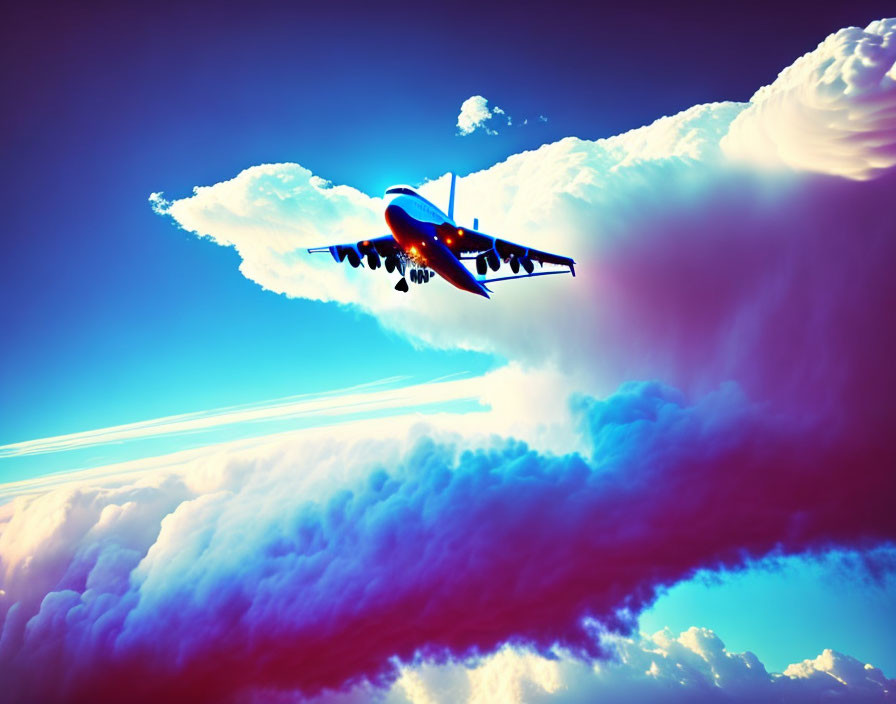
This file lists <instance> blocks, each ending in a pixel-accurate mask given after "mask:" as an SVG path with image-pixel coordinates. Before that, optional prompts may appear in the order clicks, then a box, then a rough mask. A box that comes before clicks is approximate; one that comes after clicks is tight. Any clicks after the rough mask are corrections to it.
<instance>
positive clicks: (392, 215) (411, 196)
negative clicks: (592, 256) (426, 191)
mask: <svg viewBox="0 0 896 704" xmlns="http://www.w3.org/2000/svg"><path fill="white" fill-rule="evenodd" d="M456 180H457V176H456V175H455V174H451V191H450V195H449V196H448V212H447V213H443V212H442V211H441V210H440V209H439V208H437V207H436V206H435V205H433V204H432V203H431V202H429V201H428V200H427V199H426V198H424V197H423V196H421V195H420V194H419V193H417V191H416V190H414V189H413V188H411V187H410V186H403V185H399V186H392V187H390V188H387V189H386V198H387V199H388V200H389V202H388V204H387V205H386V223H387V224H388V225H389V229H390V230H391V232H392V234H389V235H385V236H383V237H377V238H375V239H369V240H362V241H360V242H353V243H348V244H336V245H329V246H324V247H311V248H310V249H308V253H309V254H314V253H317V252H329V253H330V254H331V255H332V256H333V259H335V260H336V262H337V263H338V262H343V261H345V260H346V259H347V260H348V263H349V264H351V266H352V267H354V268H357V267H363V266H364V264H363V262H364V261H366V262H367V266H368V267H369V268H370V269H378V268H379V267H380V266H381V265H382V266H383V267H384V268H385V269H386V271H387V272H389V273H390V274H391V273H392V272H394V271H398V272H399V274H401V279H399V281H398V283H397V284H396V285H395V290H396V291H401V292H403V293H407V292H408V282H407V279H406V278H405V276H406V274H408V275H409V278H410V279H411V282H412V283H415V284H423V283H426V282H428V281H429V280H430V279H432V278H434V277H435V276H436V275H437V274H438V275H439V276H441V277H442V278H443V279H445V280H446V281H448V282H449V283H451V284H453V285H454V286H456V287H457V288H459V289H461V290H462V291H469V292H470V293H475V294H478V295H480V296H484V297H485V298H489V293H491V290H490V289H489V288H487V287H486V286H485V284H487V283H492V282H495V281H509V280H511V279H524V278H529V277H532V276H548V275H550V274H567V273H569V274H572V275H573V276H575V275H576V269H575V261H573V260H572V259H570V258H569V257H562V256H560V255H558V254H551V253H550V252H542V251H540V250H538V249H533V248H531V247H526V246H523V245H519V244H514V243H513V242H509V241H507V240H504V239H498V238H496V237H492V236H490V235H486V234H483V233H482V232H478V229H479V219H478V218H474V220H473V227H472V228H468V227H461V226H458V225H457V223H455V222H454V188H455V183H456ZM464 260H475V262H476V273H477V274H478V275H479V276H478V277H476V276H474V275H473V273H472V272H471V271H470V269H468V268H467V267H466V266H465V265H464V264H462V263H461V262H462V261H464ZM502 263H507V264H509V265H510V269H511V271H512V272H513V276H502V277H498V278H493V279H488V278H485V276H486V274H487V273H488V270H489V269H491V270H492V271H498V269H499V268H500V267H501V264H502ZM535 263H538V264H539V265H540V266H541V267H544V265H545V264H552V265H556V266H561V267H567V268H566V269H562V270H551V271H539V272H536V271H535ZM521 268H522V269H523V271H524V272H525V273H523V274H520V273H519V272H520V269H521Z"/></svg>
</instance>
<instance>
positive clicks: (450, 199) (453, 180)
mask: <svg viewBox="0 0 896 704" xmlns="http://www.w3.org/2000/svg"><path fill="white" fill-rule="evenodd" d="M456 181H457V174H456V173H454V172H453V171H452V172H451V192H450V193H449V194H448V219H449V220H451V222H454V184H455V183H456Z"/></svg>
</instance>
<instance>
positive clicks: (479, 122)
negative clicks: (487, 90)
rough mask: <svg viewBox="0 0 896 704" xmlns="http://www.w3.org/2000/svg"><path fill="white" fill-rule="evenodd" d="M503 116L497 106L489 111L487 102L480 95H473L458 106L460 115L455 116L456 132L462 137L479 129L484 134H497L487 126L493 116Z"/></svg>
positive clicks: (502, 112)
mask: <svg viewBox="0 0 896 704" xmlns="http://www.w3.org/2000/svg"><path fill="white" fill-rule="evenodd" d="M504 114H505V113H504V111H503V110H502V109H501V108H499V107H498V106H497V105H496V106H495V107H494V108H492V109H489V107H488V100H486V99H485V98H483V97H482V96H481V95H473V96H471V97H469V98H467V99H466V100H465V101H464V102H463V103H462V104H461V106H460V114H459V115H458V116H457V132H458V134H460V135H462V136H463V135H468V134H472V133H473V132H475V131H476V130H478V129H481V130H483V131H484V132H485V133H486V134H491V135H495V134H498V131H497V130H495V129H493V128H492V127H490V126H489V125H490V120H491V119H492V116H494V115H504ZM508 119H509V118H508Z"/></svg>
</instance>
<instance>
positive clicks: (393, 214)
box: [386, 204, 403, 232]
mask: <svg viewBox="0 0 896 704" xmlns="http://www.w3.org/2000/svg"><path fill="white" fill-rule="evenodd" d="M402 212H403V211H402V210H401V208H399V207H398V206H397V205H393V204H390V205H387V206H386V222H387V223H388V224H389V227H391V228H392V231H393V232H394V231H395V228H396V227H397V226H398V223H399V222H400V221H401V215H402Z"/></svg>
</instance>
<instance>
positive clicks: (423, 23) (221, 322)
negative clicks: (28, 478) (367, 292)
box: [0, 2, 892, 443]
mask: <svg viewBox="0 0 896 704" xmlns="http://www.w3.org/2000/svg"><path fill="white" fill-rule="evenodd" d="M772 8H773V9H772ZM887 9H892V8H891V7H890V3H886V2H876V3H875V2H866V3H850V4H849V6H846V5H834V4H825V5H819V4H818V3H810V2H797V3H787V4H786V5H785V6H783V7H782V6H781V5H780V3H754V4H751V9H750V11H749V12H748V13H747V12H744V11H742V10H736V11H735V10H734V9H731V8H729V6H727V5H725V4H723V3H698V4H695V5H692V6H691V7H690V9H685V10H682V9H680V8H678V7H677V6H676V7H674V8H673V7H672V6H668V7H666V6H665V5H664V4H661V3H656V5H655V6H654V5H653V4H650V3H647V4H645V3H639V2H627V3H601V4H595V5H593V6H591V7H590V8H584V7H583V6H581V5H580V4H578V3H572V4H569V5H567V6H565V7H564V6H563V5H555V4H552V5H551V6H550V10H548V9H547V6H545V8H543V9H541V10H539V9H536V8H532V9H530V10H528V11H524V10H523V9H522V8H521V7H520V6H518V5H516V4H508V5H507V6H503V7H502V6H495V5H490V6H489V7H487V8H483V7H481V6H479V5H478V4H466V5H465V4H463V3H451V4H448V5H445V6H443V7H441V8H440V9H425V10H424V9H421V7H420V6H419V4H402V3H394V2H390V3H379V4H375V5H366V4H358V5H357V6H355V7H351V6H345V5H340V6H339V8H338V10H336V9H334V10H330V11H327V10H325V9H321V8H320V7H315V6H305V5H304V4H289V3H283V4H277V3H273V4H272V3H259V4H257V5H253V7H252V10H251V11H249V10H248V9H247V8H246V7H245V6H243V5H241V4H235V3H215V4H208V5H203V4H201V3H191V4H189V5H186V6H183V7H179V8H178V9H177V10H176V11H174V10H169V9H166V8H164V7H160V6H158V5H156V4H151V3H143V4H139V3H138V4H128V5H127V6H124V5H121V4H119V3H108V4H96V3H88V4H87V5H86V6H80V5H79V6H78V7H77V8H76V7H72V6H63V5H52V4H42V3H38V4H36V5H30V4H29V5H28V6H27V7H26V6H21V5H20V6H17V7H15V8H13V9H12V10H11V11H8V14H7V15H6V17H5V19H4V23H3V24H4V28H3V29H2V30H0V31H2V32H3V34H4V36H3V42H2V47H0V51H2V57H3V64H4V66H5V70H4V72H3V75H2V81H3V83H2V90H3V95H4V96H5V99H4V103H5V106H6V108H5V110H4V111H3V114H2V116H0V120H2V134H3V160H2V166H0V168H2V169H3V171H4V177H3V183H4V198H3V203H4V235H3V241H4V245H5V246H4V249H5V256H4V262H5V266H4V276H3V278H2V281H0V287H2V292H0V300H2V301H3V302H4V304H3V306H2V308H0V316H2V317H0V329H2V330H3V331H4V338H5V344H4V346H3V364H2V367H0V389H2V396H3V403H2V407H0V443H8V442H19V441H23V440H29V439H32V438H35V437H45V436H49V435H56V434H60V433H68V432H77V431H81V430H87V429H91V428H97V427H103V426H107V425H114V424H119V423H124V422H130V421H138V420H143V419H146V418H151V417H157V416H162V415H169V414H173V413H182V412H190V411H198V410H204V409H208V408H213V407H217V406H222V405H231V404H237V403H247V402H254V401H259V400H264V399H269V398H275V397H282V396H287V395H291V394H294V393H303V392H310V391H320V390H325V389H332V388H339V387H344V386H350V385H353V384H356V383H363V382H367V381H371V380H372V379H380V378H384V377H388V376H392V375H396V374H401V375H406V374H409V375H413V376H415V377H419V378H433V377H437V376H440V375H442V374H446V373H453V372H456V371H459V370H462V371H470V372H474V373H476V372H479V371H483V370H485V369H487V368H490V367H491V366H493V365H494V363H495V362H494V360H490V359H487V358H484V357H483V356H480V355H474V354H463V353H457V352H451V353H447V352H434V351H429V350H426V351H421V350H416V349H414V348H413V347H412V346H411V345H409V344H408V343H407V342H406V341H404V340H401V339H399V338H397V337H395V336H394V335H390V334H387V333H384V332H383V331H382V330H380V329H379V327H378V325H377V324H376V323H375V322H374V321H373V320H372V319H370V318H368V317H364V316H358V315H355V314H354V313H352V312H349V311H342V312H337V311H336V310H334V309H333V308H332V307H331V306H325V305H321V304H318V303H312V302H307V301H289V300H286V299H285V298H283V297H281V296H276V295H274V294H271V293H268V292H265V291H262V290H260V289H259V288H258V287H257V286H255V285H253V284H252V283H250V282H248V281H246V280H245V279H244V278H242V277H240V276H236V275H234V269H235V265H236V263H237V262H238V257H237V256H236V254H235V253H234V252H232V251H230V250H225V249H221V248H218V247H213V246H209V245H207V244H206V243H204V242H201V241H198V240H196V238H195V237H192V236H190V235H187V234H186V233H183V232H181V231H178V230H177V229H176V228H175V227H174V226H172V224H171V222H170V221H167V220H165V219H162V218H159V217H158V216H157V215H155V214H154V213H153V212H152V211H151V210H150V208H149V206H148V204H147V202H146V198H147V196H148V195H149V193H151V192H154V191H165V194H166V195H167V196H168V197H172V198H173V197H182V196H184V195H187V194H189V192H190V191H191V189H192V188H193V186H196V185H207V184H212V183H216V182H218V181H221V180H224V179H227V178H231V177H232V176H233V175H235V174H236V173H238V172H239V171H240V170H241V169H243V168H246V167H248V166H251V165H254V164H259V163H265V162H277V161H298V162H299V163H301V164H302V165H304V166H306V167H307V168H310V169H311V170H312V171H314V172H315V173H318V174H321V175H323V176H325V177H326V178H330V179H332V180H334V181H335V182H338V183H347V184H350V185H353V186H356V187H358V188H361V189H362V190H366V191H367V192H369V193H372V194H379V193H381V192H382V190H383V189H385V188H386V187H387V186H388V185H390V184H392V183H395V182H408V183H419V182H421V181H423V180H424V179H426V178H434V177H436V176H439V175H441V174H442V173H444V172H445V171H447V170H451V169H453V170H456V171H458V172H460V173H466V172H469V171H472V170H475V169H479V168H484V167H486V166H488V165H490V164H492V163H494V162H495V161H497V160H499V159H501V158H503V157H506V156H508V155H510V154H513V153H515V152H518V151H520V150H522V149H526V148H533V147H536V146H538V145H540V144H542V143H545V142H549V141H553V140H555V139H558V138H561V137H565V136H568V135H575V136H579V137H583V138H590V139H593V138H597V137H603V136H609V135H612V134H617V133H619V132H621V131H624V130H626V129H630V128H633V127H637V126H640V125H642V124H645V123H648V122H651V121H653V120H654V119H655V118H656V117H658V116H661V115H666V114H673V113H675V112H677V111H679V110H681V109H684V108H686V107H689V106H691V105H694V104H697V103H702V102H709V101H715V100H726V99H731V100H746V99H748V98H749V97H750V95H751V94H752V93H753V91H754V90H756V88H757V87H758V86H760V85H764V84H766V83H768V82H770V81H771V80H773V79H774V77H775V75H776V74H777V72H778V71H779V70H780V69H781V68H782V67H784V66H786V65H788V64H789V63H791V62H792V61H793V59H794V58H795V57H796V56H798V55H800V54H802V53H804V52H806V51H809V50H811V49H812V48H814V47H815V46H816V44H817V43H818V42H819V41H820V40H821V39H822V38H823V37H824V36H826V35H827V34H828V33H830V32H832V31H834V30H836V29H838V28H840V27H842V26H847V25H850V24H857V25H864V24H866V23H867V22H868V21H869V20H871V19H874V18H877V17H881V16H884V15H885V14H886V11H887ZM769 12H772V13H773V14H772V16H773V17H774V21H773V22H770V21H769V14H768V13H769ZM734 28H736V29H734ZM733 29H734V31H732V30H733ZM757 47H761V51H756V48H757ZM477 93H479V94H482V95H485V96H486V97H487V98H489V100H490V101H492V104H497V105H500V106H502V107H503V108H504V109H506V110H507V111H508V112H509V113H510V114H512V115H513V116H514V117H515V118H516V121H517V122H521V121H522V119H523V118H525V117H528V118H530V119H532V118H536V117H537V116H538V115H539V114H543V115H545V116H547V117H548V122H547V123H541V122H537V123H534V124H533V123H531V122H530V124H529V125H527V126H525V127H522V126H521V127H518V128H515V129H511V130H507V131H505V132H503V133H502V134H501V135H499V136H497V137H489V136H487V135H484V134H482V133H477V134H473V135H471V136H469V137H464V138H461V137H457V136H456V134H455V132H456V129H455V126H454V125H455V121H456V118H457V112H458V109H459V106H460V103H461V102H462V101H463V100H464V99H466V98H467V97H469V96H470V95H473V94H477ZM361 348H363V350H364V359H365V361H364V364H363V365H360V364H358V363H357V351H358V350H359V349H361Z"/></svg>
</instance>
